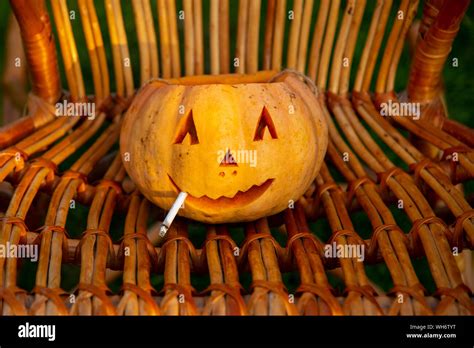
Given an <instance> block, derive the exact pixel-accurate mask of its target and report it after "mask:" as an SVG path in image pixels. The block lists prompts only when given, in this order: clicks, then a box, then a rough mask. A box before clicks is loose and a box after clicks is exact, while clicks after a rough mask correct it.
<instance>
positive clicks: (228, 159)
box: [220, 149, 238, 167]
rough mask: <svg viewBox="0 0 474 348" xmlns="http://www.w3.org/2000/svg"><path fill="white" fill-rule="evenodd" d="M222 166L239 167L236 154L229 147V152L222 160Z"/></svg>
mask: <svg viewBox="0 0 474 348" xmlns="http://www.w3.org/2000/svg"><path fill="white" fill-rule="evenodd" d="M220 167H238V164H237V161H236V160H235V159H234V156H232V153H231V152H230V150H229V149H227V152H226V153H225V156H224V158H223V159H222V161H221V164H220Z"/></svg>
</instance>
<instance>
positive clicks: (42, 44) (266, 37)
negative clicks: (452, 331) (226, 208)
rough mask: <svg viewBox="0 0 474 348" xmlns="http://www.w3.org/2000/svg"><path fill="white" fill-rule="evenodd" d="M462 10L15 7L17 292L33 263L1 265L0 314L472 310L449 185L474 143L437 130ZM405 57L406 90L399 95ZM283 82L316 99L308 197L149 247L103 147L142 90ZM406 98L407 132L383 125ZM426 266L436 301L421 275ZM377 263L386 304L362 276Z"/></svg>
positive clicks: (329, 0) (435, 6) (217, 0)
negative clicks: (208, 82) (19, 73)
mask: <svg viewBox="0 0 474 348" xmlns="http://www.w3.org/2000/svg"><path fill="white" fill-rule="evenodd" d="M99 3H100V4H99ZM468 3H469V1H467V0H457V1H447V0H446V1H444V0H426V1H425V2H424V3H422V4H420V3H419V1H417V0H400V1H392V0H377V1H366V0H347V1H339V0H320V1H313V0H294V1H290V2H287V1H286V0H263V1H261V0H252V1H250V0H239V1H237V0H230V1H229V0H210V1H206V0H182V1H175V0H157V1H156V2H155V1H150V0H131V1H130V2H128V1H127V2H126V3H124V2H121V1H119V0H101V1H93V0H78V1H77V7H76V3H74V5H71V4H70V3H69V2H67V1H65V0H51V1H46V2H45V1H43V0H38V1H29V0H12V1H11V7H12V9H13V11H14V15H15V17H16V19H17V21H18V23H19V28H20V32H21V38H22V41H23V46H24V49H25V51H24V52H25V57H26V59H27V62H28V71H29V74H30V75H31V91H30V93H29V95H28V108H27V115H26V116H25V117H23V118H20V119H18V120H16V121H14V122H12V123H8V124H5V125H4V126H3V128H1V129H0V181H1V182H2V185H3V186H1V187H0V188H1V190H2V194H1V195H0V203H1V205H0V219H1V224H0V244H5V243H7V242H8V243H10V244H13V245H18V246H19V245H38V246H39V255H38V261H37V266H36V269H35V270H34V272H33V273H30V276H31V277H32V279H30V281H29V283H31V284H32V285H33V286H32V288H31V289H27V291H25V290H24V289H23V287H24V286H23V285H21V284H25V282H23V281H20V280H19V279H21V278H22V277H25V275H24V274H23V272H24V269H26V267H28V266H27V264H26V263H24V262H22V261H21V260H19V259H17V258H0V313H1V314H3V315H24V314H31V315H44V314H48V315H200V314H203V315H431V314H435V315H468V314H473V313H474V302H473V298H472V295H471V290H470V289H472V287H473V286H474V277H473V270H472V254H471V250H472V249H473V248H474V224H473V223H474V220H473V218H474V213H473V209H472V207H471V204H470V202H469V199H468V197H467V196H466V195H465V194H464V193H463V190H462V188H461V187H460V186H459V185H460V184H463V183H465V182H467V181H468V180H470V179H472V177H473V175H474V152H473V150H472V146H473V145H474V136H473V135H474V131H473V130H472V129H470V128H469V127H466V126H464V125H462V124H460V123H458V122H456V121H454V120H451V119H449V118H447V116H448V115H447V110H446V108H445V104H444V102H443V98H444V96H443V90H442V88H441V86H442V71H443V67H444V65H445V63H446V61H447V59H448V55H449V53H450V50H451V47H452V43H453V40H454V39H455V36H456V34H457V33H458V31H459V27H460V23H461V21H462V18H463V15H464V13H465V11H466V9H467V6H468ZM420 10H421V14H420V16H419V17H420V19H419V20H416V19H415V16H416V13H417V11H420ZM71 11H73V12H71ZM127 11H131V12H127ZM73 14H74V19H72V16H73ZM100 14H102V16H100ZM363 22H364V23H368V30H367V32H366V33H365V34H364V35H362V34H361V30H360V28H361V23H363ZM78 28H79V29H78ZM132 38H133V39H132ZM406 43H408V44H409V45H408V46H410V48H411V49H410V58H409V59H410V72H409V77H408V80H407V81H405V84H404V85H405V86H406V90H395V82H396V78H397V76H398V75H397V69H398V67H399V65H400V64H399V63H400V60H401V57H402V56H404V55H408V53H407V52H404V47H405V44H406ZM356 49H357V50H358V51H359V53H358V54H356V53H355V51H356ZM82 51H87V57H88V61H84V59H82V61H81V60H80V57H81V54H79V53H80V52H82ZM360 52H361V53H360ZM283 69H292V70H296V71H299V72H301V73H304V74H305V75H306V76H307V77H308V79H310V80H311V81H313V82H314V83H315V85H316V87H317V88H318V90H319V91H321V92H322V93H320V99H319V102H320V104H321V105H322V109H323V111H324V113H325V117H326V119H327V122H328V126H329V138H330V140H329V147H328V151H327V154H326V158H325V162H324V164H323V167H322V169H321V171H320V173H319V175H318V177H317V179H316V181H315V182H314V184H313V185H312V186H311V187H310V189H309V190H308V191H307V192H306V194H305V195H304V196H303V197H302V198H301V199H300V200H299V201H297V202H296V203H295V204H294V206H292V207H290V208H288V209H287V210H285V211H284V212H282V213H280V214H278V215H276V216H272V217H268V218H262V219H260V220H257V221H254V222H250V223H245V224H232V225H230V224H221V225H206V226H204V225H203V224H200V223H197V222H194V221H189V220H186V219H182V218H179V219H177V220H175V221H174V222H173V224H172V225H171V228H170V230H169V231H168V234H167V235H166V237H165V238H164V239H162V238H161V237H160V236H159V233H158V232H159V226H160V221H161V220H162V219H163V217H164V214H165V212H163V211H162V210H160V209H159V208H158V207H156V206H154V205H153V204H152V203H150V202H149V201H148V200H146V199H145V198H144V197H143V196H142V195H141V194H140V192H139V191H138V190H137V189H136V187H135V185H134V183H133V182H132V180H131V179H130V178H128V177H127V174H126V172H125V169H124V167H123V165H122V154H121V153H120V152H119V150H118V145H117V144H118V139H119V135H120V126H121V121H122V119H123V114H124V112H125V111H126V110H127V108H128V107H129V106H130V103H131V102H132V100H133V98H134V96H135V92H136V91H137V89H138V88H139V87H140V86H141V85H143V84H144V83H146V82H147V81H149V80H150V79H157V78H160V79H176V78H179V77H181V76H191V75H196V80H199V78H200V77H199V75H203V74H206V75H209V74H212V75H219V74H227V73H240V74H249V76H250V79H252V74H255V73H257V72H258V71H261V70H274V71H281V70H283ZM61 75H63V76H61ZM62 78H63V79H62ZM216 78H217V79H218V77H216ZM87 80H92V81H93V90H92V89H91V90H88V89H87V88H86V83H85V81H87ZM61 81H63V82H61ZM64 82H66V83H64ZM445 87H446V88H449V86H445ZM63 100H67V101H72V102H76V103H78V102H81V101H89V102H94V103H95V105H96V114H95V118H94V119H93V120H92V119H89V120H88V119H87V118H84V117H56V115H55V104H56V103H57V102H63ZM400 102H411V103H419V105H421V115H420V119H419V120H414V119H412V118H410V117H383V116H382V115H381V112H380V110H381V108H382V107H384V105H386V104H389V103H400ZM288 170H291V168H289V169H288ZM80 211H83V213H82V215H81V213H80ZM84 211H86V213H84ZM361 214H362V215H364V216H365V219H366V220H364V221H368V222H367V223H365V224H363V225H364V226H363V229H362V230H361V227H362V226H361V224H360V223H356V222H355V216H358V215H361ZM33 215H35V216H33ZM400 216H403V218H404V219H405V221H407V222H408V225H407V226H405V225H403V226H402V224H400ZM81 219H82V220H81ZM321 221H323V223H319V222H321ZM74 225H80V226H84V228H82V230H81V231H80V232H79V233H74V234H72V233H71V230H70V229H71V228H72V227H73V226H74ZM324 236H327V238H326V237H324ZM328 246H329V247H330V248H332V247H334V248H336V247H337V246H343V247H344V246H354V247H355V246H360V247H363V248H364V250H365V256H364V260H363V262H360V261H358V260H357V258H356V257H352V258H330V257H327V255H326V254H325V253H326V250H328V249H327V247H328ZM463 250H464V253H463ZM420 259H421V260H426V262H425V263H424V266H423V268H424V269H426V272H427V273H429V277H432V280H433V283H434V287H435V289H434V291H433V289H431V290H430V291H428V290H427V289H426V288H427V286H426V284H425V280H422V279H420V276H419V274H417V272H416V271H415V269H416V267H415V264H419V263H420ZM381 264H384V265H386V268H385V269H386V271H385V272H386V274H385V275H386V278H390V281H389V282H390V287H391V288H390V289H383V288H382V287H380V286H378V285H377V284H375V283H374V282H373V281H372V280H371V279H370V277H369V275H368V271H367V269H368V267H369V266H370V267H372V266H373V265H381ZM374 267H375V266H374ZM30 268H31V267H30ZM74 272H76V274H77V273H79V276H78V277H76V278H77V279H75V284H72V285H71V284H69V285H67V286H68V288H67V291H66V290H65V288H66V286H65V283H64V279H63V278H64V275H67V274H68V273H71V274H72V273H74ZM31 274H34V276H33V275H31ZM291 277H292V278H293V279H296V280H294V281H293V283H291V282H290V281H288V279H289V278H291ZM196 279H198V280H199V279H201V280H202V279H204V283H206V284H205V286H204V287H203V288H197V287H196V286H195V283H196ZM334 279H336V280H337V281H336V283H337V282H339V283H340V284H341V285H340V286H339V287H338V288H337V289H335V287H334V286H333V285H334ZM27 283H28V282H27ZM198 283H199V282H198ZM289 283H291V284H290V285H291V286H288V285H289ZM200 284H201V283H200Z"/></svg>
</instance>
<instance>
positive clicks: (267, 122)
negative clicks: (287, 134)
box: [253, 106, 278, 141]
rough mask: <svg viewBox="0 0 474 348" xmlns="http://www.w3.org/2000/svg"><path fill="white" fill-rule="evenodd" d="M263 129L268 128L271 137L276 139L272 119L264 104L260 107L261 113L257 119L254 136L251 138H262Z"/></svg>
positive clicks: (255, 139)
mask: <svg viewBox="0 0 474 348" xmlns="http://www.w3.org/2000/svg"><path fill="white" fill-rule="evenodd" d="M265 129H267V130H268V132H269V133H270V135H271V137H272V139H278V136H277V133H276V129H275V125H274V124H273V120H272V118H271V116H270V113H269V112H268V110H267V108H266V107H265V106H264V107H263V109H262V114H261V115H260V118H259V119H258V124H257V129H256V130H255V136H254V137H253V140H254V141H257V140H263V136H264V135H265Z"/></svg>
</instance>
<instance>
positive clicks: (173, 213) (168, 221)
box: [160, 192, 188, 237]
mask: <svg viewBox="0 0 474 348" xmlns="http://www.w3.org/2000/svg"><path fill="white" fill-rule="evenodd" d="M187 196H188V194H187V193H186V192H180V193H179V195H178V197H177V198H176V200H175V201H174V203H173V205H172V206H171V209H170V211H169V212H168V214H167V215H166V217H165V219H164V220H163V222H162V223H161V226H160V237H164V236H165V235H166V232H168V229H169V228H170V226H171V223H172V222H173V220H174V218H175V217H176V215H178V211H179V209H181V207H182V205H183V203H184V201H185V199H186V197H187Z"/></svg>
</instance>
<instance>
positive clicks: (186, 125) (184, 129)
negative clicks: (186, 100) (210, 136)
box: [174, 110, 199, 145]
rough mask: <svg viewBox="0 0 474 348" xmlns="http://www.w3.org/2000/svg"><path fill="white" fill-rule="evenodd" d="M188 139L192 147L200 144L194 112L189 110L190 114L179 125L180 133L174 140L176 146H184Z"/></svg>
mask: <svg viewBox="0 0 474 348" xmlns="http://www.w3.org/2000/svg"><path fill="white" fill-rule="evenodd" d="M188 138H189V143H190V145H194V144H199V139H198V135H197V131H196V125H195V124H194V118H193V110H189V112H188V114H187V115H186V116H185V117H184V118H183V119H182V120H181V122H180V123H179V126H178V132H177V133H176V136H175V138H174V144H183V143H184V142H185V140H188Z"/></svg>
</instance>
